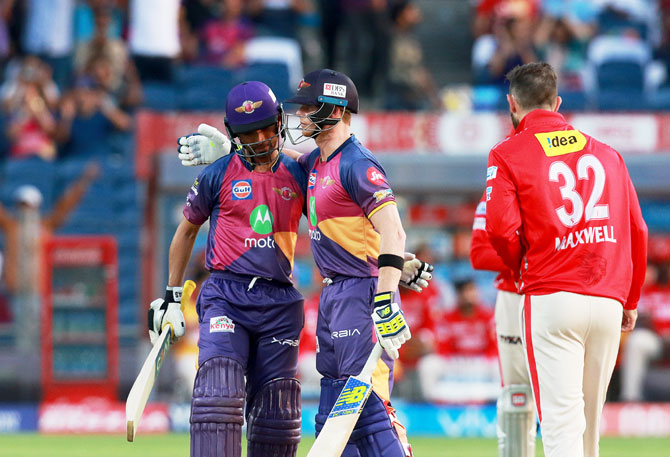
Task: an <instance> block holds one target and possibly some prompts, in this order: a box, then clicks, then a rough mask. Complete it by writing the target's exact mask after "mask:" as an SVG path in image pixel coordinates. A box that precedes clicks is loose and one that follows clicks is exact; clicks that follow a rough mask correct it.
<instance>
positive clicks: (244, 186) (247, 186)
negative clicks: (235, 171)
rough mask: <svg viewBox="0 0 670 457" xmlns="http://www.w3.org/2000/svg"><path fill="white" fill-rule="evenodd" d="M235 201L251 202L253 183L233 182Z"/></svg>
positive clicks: (245, 180)
mask: <svg viewBox="0 0 670 457" xmlns="http://www.w3.org/2000/svg"><path fill="white" fill-rule="evenodd" d="M233 200H251V181H249V180H248V179H241V180H239V181H233Z"/></svg>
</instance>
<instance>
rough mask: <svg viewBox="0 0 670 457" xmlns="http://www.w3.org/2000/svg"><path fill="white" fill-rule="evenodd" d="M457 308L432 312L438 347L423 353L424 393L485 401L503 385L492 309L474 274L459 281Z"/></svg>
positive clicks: (431, 397) (431, 396)
mask: <svg viewBox="0 0 670 457" xmlns="http://www.w3.org/2000/svg"><path fill="white" fill-rule="evenodd" d="M455 287H456V293H457V306H456V309H454V310H451V311H438V312H437V313H436V316H434V323H435V347H436V351H437V352H436V353H434V354H429V355H426V356H425V357H423V358H422V359H421V360H420V362H419V365H418V370H419V380H420V382H421V387H422V391H423V395H424V396H425V398H426V399H428V400H430V401H436V402H461V401H466V402H469V401H474V402H484V401H492V400H493V399H495V398H496V397H497V395H498V393H499V391H500V379H499V376H500V375H499V373H498V361H497V346H496V334H495V323H494V317H493V309H491V308H489V307H487V306H485V305H483V304H482V303H481V302H480V299H479V290H478V289H477V286H476V284H475V282H474V281H473V280H472V279H463V280H460V281H457V282H456V284H455Z"/></svg>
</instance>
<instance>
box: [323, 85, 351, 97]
mask: <svg viewBox="0 0 670 457" xmlns="http://www.w3.org/2000/svg"><path fill="white" fill-rule="evenodd" d="M323 95H330V96H332V97H339V98H344V97H346V96H347V86H345V85H343V84H332V83H323Z"/></svg>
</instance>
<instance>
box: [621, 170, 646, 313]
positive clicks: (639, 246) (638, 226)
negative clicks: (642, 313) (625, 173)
mask: <svg viewBox="0 0 670 457" xmlns="http://www.w3.org/2000/svg"><path fill="white" fill-rule="evenodd" d="M628 189H629V190H628V196H629V197H628V200H629V206H630V224H631V227H630V235H631V240H630V248H631V253H632V255H633V259H632V261H633V277H632V281H631V286H630V292H629V293H628V299H627V300H626V303H625V305H624V308H626V309H636V308H637V302H638V301H639V300H640V291H641V290H642V283H643V282H644V276H645V274H646V271H647V238H648V236H649V233H648V229H647V224H646V223H645V222H644V219H643V218H642V211H641V209H640V203H639V201H638V199H637V193H636V192H635V187H633V182H632V181H631V179H630V177H628Z"/></svg>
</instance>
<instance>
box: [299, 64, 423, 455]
mask: <svg viewBox="0 0 670 457" xmlns="http://www.w3.org/2000/svg"><path fill="white" fill-rule="evenodd" d="M286 102H287V103H295V104H298V105H300V107H299V108H298V110H297V112H296V115H297V116H298V117H299V119H300V127H299V131H300V133H301V135H302V137H303V138H304V139H307V138H313V139H314V140H315V141H316V144H317V146H318V148H317V149H315V150H314V151H312V152H311V153H310V154H304V155H301V156H299V157H298V162H299V163H300V165H302V166H303V167H304V169H305V171H306V172H307V173H308V185H307V207H308V215H307V219H308V222H309V224H308V225H309V235H310V239H311V244H312V252H313V254H314V260H315V261H316V265H317V267H318V268H319V270H320V272H321V275H322V276H323V277H324V278H326V279H325V281H324V282H325V283H326V285H327V286H326V287H325V288H324V289H323V292H322V294H321V297H320V302H319V314H318V321H317V343H318V349H317V358H316V367H317V370H318V371H319V372H320V373H321V374H322V375H323V378H322V380H321V398H320V405H319V412H318V414H317V416H316V429H317V434H318V432H319V431H320V430H321V428H322V427H323V424H324V422H325V420H326V418H327V417H328V414H329V413H330V410H331V409H332V407H333V404H334V403H335V400H336V399H337V397H338V395H339V394H340V392H341V390H342V388H343V386H344V384H345V383H346V380H347V378H348V377H349V376H352V375H355V374H358V373H359V372H360V371H361V369H362V368H363V365H364V363H365V361H366V360H367V358H368V356H369V355H370V352H371V350H372V348H373V346H374V344H375V341H376V340H378V341H379V342H380V344H381V345H382V347H383V348H384V349H385V354H384V355H383V357H382V359H381V360H380V361H379V362H378V365H377V369H376V370H375V373H374V375H373V393H372V395H371V396H370V398H369V400H368V401H367V403H366V405H365V407H364V409H363V412H362V414H361V417H360V419H359V420H358V423H357V425H356V427H355V429H354V431H353V433H352V435H351V438H350V441H349V442H350V444H354V445H355V446H356V447H357V448H358V451H359V453H360V455H361V456H363V457H372V456H379V455H383V456H385V457H405V456H410V455H411V448H410V446H409V443H407V437H406V434H405V431H404V427H402V426H401V425H400V424H399V423H398V422H397V420H396V419H395V414H394V413H393V409H392V408H391V407H390V393H391V388H392V385H393V360H394V359H396V358H398V349H399V348H400V346H401V345H402V344H403V343H404V342H405V341H407V340H409V339H410V337H411V335H410V330H409V326H408V325H407V323H406V322H405V320H404V316H403V314H402V311H401V310H400V306H399V305H400V300H399V298H400V297H399V294H398V293H397V288H398V283H399V281H400V280H401V274H402V271H403V266H404V258H403V255H404V249H405V232H404V230H403V227H402V223H401V221H400V216H399V214H398V210H397V206H396V202H395V197H394V195H393V191H392V189H391V187H390V185H389V183H388V180H387V178H386V175H385V173H384V169H383V168H382V166H381V165H380V164H379V162H378V161H377V159H375V157H374V156H373V155H372V154H371V153H370V151H369V150H367V149H366V148H365V147H363V145H361V143H360V142H359V141H358V140H357V139H356V137H355V136H353V135H352V134H351V133H350V121H351V115H352V113H354V114H355V113H357V112H358V92H357V90H356V86H355V85H354V83H353V82H352V81H351V79H350V78H349V77H348V76H346V75H344V74H342V73H339V72H337V71H333V70H329V69H323V70H317V71H314V72H311V73H308V74H307V75H305V77H304V79H303V80H302V81H301V82H300V85H299V86H298V90H297V93H296V95H295V96H293V97H292V98H289V99H288V100H287V101H286ZM288 133H289V138H291V141H292V142H293V143H298V142H300V141H301V138H296V139H294V138H292V137H291V132H290V130H288Z"/></svg>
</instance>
